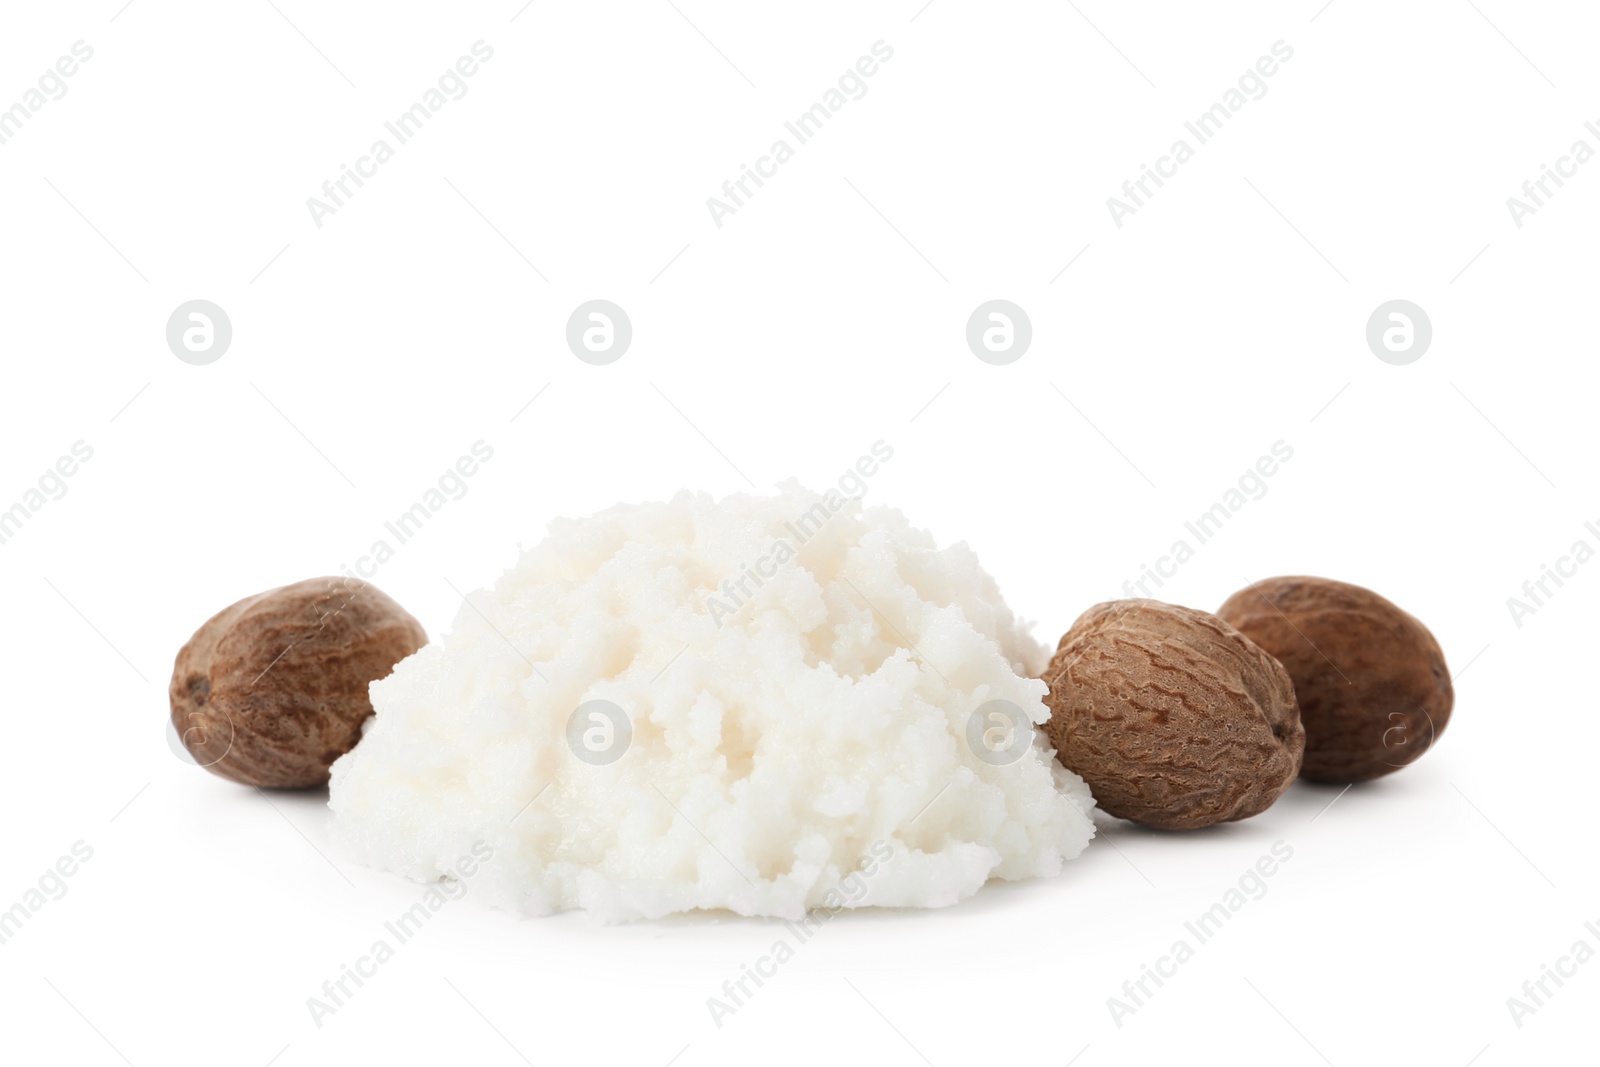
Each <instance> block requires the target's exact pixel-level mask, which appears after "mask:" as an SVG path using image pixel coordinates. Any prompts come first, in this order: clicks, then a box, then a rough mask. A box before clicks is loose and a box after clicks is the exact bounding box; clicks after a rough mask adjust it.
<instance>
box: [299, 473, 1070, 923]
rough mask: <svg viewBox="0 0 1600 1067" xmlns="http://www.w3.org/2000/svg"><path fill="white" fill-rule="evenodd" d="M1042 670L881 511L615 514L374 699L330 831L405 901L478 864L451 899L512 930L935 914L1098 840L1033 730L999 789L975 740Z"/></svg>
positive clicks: (973, 579) (722, 508)
mask: <svg viewBox="0 0 1600 1067" xmlns="http://www.w3.org/2000/svg"><path fill="white" fill-rule="evenodd" d="M1044 660H1045V651H1044V649H1042V648H1041V647H1040V646H1039V645H1038V644H1037V643H1035V642H1034V641H1033V640H1032V639H1031V638H1030V637H1029V636H1028V635H1027V633H1026V630H1025V629H1024V627H1023V626H1021V625H1020V624H1019V623H1018V621H1017V620H1016V619H1015V617H1014V616H1013V615H1012V613H1011V611H1010V610H1009V609H1008V608H1007V607H1006V606H1005V603H1004V601H1002V599H1001V597H1000V592H999V589H998V587H997V586H996V585H995V582H994V580H993V579H992V578H990V577H989V575H988V574H986V573H985V572H984V571H983V570H982V569H981V568H980V567H979V566H978V561H977V558H976V556H974V554H973V553H972V551H971V550H970V549H968V548H967V547H966V545H965V544H957V545H954V546H951V547H949V548H944V549H940V548H937V547H936V546H935V545H934V543H933V540H932V538H931V537H930V536H929V535H928V534H927V533H925V532H923V531H921V530H916V529H913V528H911V527H910V526H909V525H908V524H907V522H906V519H905V517H904V516H902V515H901V514H900V513H899V512H898V511H894V510H891V509H887V508H876V507H875V508H868V509H863V508H861V507H860V505H859V504H858V503H857V502H855V501H852V500H849V499H847V498H844V497H843V496H842V495H841V494H840V493H838V492H837V491H833V490H830V491H829V492H828V493H827V494H818V493H814V492H811V491H809V490H806V489H802V488H801V487H799V486H798V485H796V484H794V483H792V482H791V483H786V484H785V485H784V486H783V487H782V491H781V492H780V493H779V494H778V495H775V496H752V495H743V494H740V495H734V496H730V497H727V498H725V499H722V500H713V499H712V498H711V497H710V496H707V495H704V494H693V493H689V492H683V493H680V494H679V495H678V496H676V497H675V498H674V499H673V500H671V501H670V502H666V503H650V504H639V505H618V506H616V507H613V508H610V509H608V510H606V511H603V512H601V513H599V514H598V515H595V516H592V517H590V518H586V519H578V520H560V521H557V522H556V523H554V524H552V527H551V530H550V534H549V536H548V537H546V538H545V540H544V541H543V542H541V543H540V544H539V545H538V546H536V547H535V548H533V549H530V550H528V551H527V552H525V553H524V555H523V557H522V559H521V560H520V561H519V562H518V563H517V565H516V566H515V567H514V568H512V569H511V570H510V571H508V572H506V573H505V574H504V575H502V576H501V578H500V579H499V580H498V581H497V582H496V583H495V585H494V586H493V587H492V588H490V589H487V590H483V591H479V592H475V593H472V594H470V595H469V597H468V603H466V604H463V605H462V606H461V608H460V610H459V612H458V613H457V615H456V618H455V622H454V624H453V626H452V628H451V631H450V633H449V634H448V636H446V637H445V638H444V639H443V640H441V641H438V642H436V643H434V644H430V645H428V646H427V647H425V648H423V649H422V650H421V651H419V652H418V653H416V654H415V655H413V656H411V657H409V658H408V659H406V660H404V661H402V662H401V663H400V664H399V665H398V666H397V667H396V668H395V671H394V673H393V674H392V675H391V676H389V677H388V678H385V679H383V680H381V681H379V682H375V683H373V686H372V703H373V707H374V708H375V709H376V712H377V714H376V715H375V717H374V718H372V719H370V720H369V721H368V723H367V729H366V732H365V735H364V737H363V739H362V741H361V743H360V744H359V745H357V746H356V748H355V749H354V750H353V751H352V752H350V753H349V754H348V755H346V756H345V757H343V758H342V759H340V760H339V761H338V762H337V763H336V764H334V766H333V771H332V783H331V787H330V801H329V804H330V807H331V808H332V810H333V813H334V820H333V831H334V835H335V838H336V840H337V841H338V843H339V844H340V845H341V847H342V848H344V849H345V850H346V851H347V852H349V853H350V854H352V855H354V856H355V857H357V858H359V859H360V860H362V861H363V862H365V863H367V864H370V865H371V866H374V867H378V868H382V869H385V870H391V871H395V872H398V873H400V874H403V875H405V876H407V877H410V878H414V879H418V880H432V879H436V878H439V877H441V876H445V875H446V873H447V872H448V871H449V868H450V863H451V862H452V861H453V860H454V858H455V857H457V856H459V855H461V854H462V852H463V851H464V850H465V849H466V848H468V847H470V846H471V845H472V844H473V843H474V842H476V841H480V840H481V841H484V842H487V843H488V844H489V845H490V846H492V847H493V849H494V855H495V862H494V864H493V865H492V866H491V867H486V868H485V869H484V871H483V872H482V873H481V874H480V875H479V877H478V880H476V881H475V882H474V894H475V895H479V896H482V897H483V898H485V899H488V900H490V901H492V902H494V903H496V904H499V905H501V906H504V907H508V908H512V909H515V910H518V911H521V912H523V913H526V914H547V913H550V912H553V911H557V910H563V909H571V908H582V909H585V910H586V911H588V912H589V913H591V914H592V915H594V916H595V917H597V918H599V919H601V920H603V921H607V922H616V921H624V920H630V919H640V918H654V917H659V916H663V915H667V914H670V913H673V912H683V911H690V910H695V909H726V910H729V911H733V912H737V913H738V914H741V915H766V916H780V917H784V918H790V919H798V918H800V917H801V916H802V915H803V914H804V913H805V912H806V911H807V910H808V909H811V908H815V907H818V906H821V905H822V904H823V902H824V900H825V899H826V900H830V901H833V900H838V899H840V898H841V897H842V896H848V898H849V902H850V906H852V907H865V906H886V907H942V906H945V905H949V904H953V903H955V902H957V901H959V900H961V899H963V898H965V897H967V896H970V895H971V894H972V893H974V892H975V891H976V890H977V889H978V888H979V887H980V886H982V885H983V883H984V882H985V881H987V880H988V879H990V878H1005V879H1020V878H1029V877H1043V876H1050V875H1054V874H1056V873H1058V872H1059V871H1060V869H1061V865H1062V862H1063V861H1064V860H1066V859H1070V858H1072V857H1074V856H1076V855H1077V854H1078V853H1079V852H1081V851H1082V850H1083V848H1084V847H1085V846H1086V845H1087V844H1088V841H1089V838H1090V837H1091V836H1093V833H1094V830H1093V825H1092V822H1091V820H1090V818H1089V815H1090V812H1091V811H1092V809H1093V806H1094V801H1093V800H1092V799H1091V797H1090V795H1089V790H1088V788H1087V786H1085V785H1084V784H1083V781H1082V780H1081V779H1080V778H1078V777H1077V776H1076V775H1074V774H1072V773H1071V772H1070V771H1067V770H1065V769H1064V768H1062V767H1061V766H1060V765H1059V764H1058V763H1057V762H1056V761H1055V760H1054V759H1053V758H1052V756H1051V750H1050V748H1049V745H1048V742H1047V741H1046V740H1045V739H1044V737H1043V735H1042V733H1039V732H1037V731H1031V730H1030V731H1029V732H1030V733H1032V735H1033V737H1032V744H1031V746H1028V745H1027V744H1026V742H1027V738H1024V739H1023V749H1024V750H1022V751H1021V752H1020V756H1019V757H1018V758H1016V759H1015V761H1014V762H1009V763H1004V764H998V763H996V762H994V761H992V760H986V759H982V758H979V754H978V752H976V751H974V749H973V747H972V742H971V741H970V738H971V737H973V736H977V735H978V734H979V733H981V732H982V731H975V730H973V729H971V728H970V727H971V720H972V717H973V714H974V712H975V711H976V710H977V709H979V708H980V707H981V706H984V705H986V704H989V703H990V702H993V701H1007V702H1010V703H1011V704H1013V705H1015V706H1017V707H1019V708H1020V709H1022V712H1023V714H1024V715H1025V716H1026V717H1027V718H1029V719H1031V720H1032V721H1033V722H1034V723H1040V722H1043V721H1044V720H1045V718H1046V716H1047V714H1048V712H1047V710H1046V708H1045V705H1044V703H1043V700H1042V698H1043V696H1044V694H1045V685H1044V683H1043V682H1041V681H1038V680H1036V679H1034V678H1032V677H1030V675H1032V674H1034V673H1036V672H1037V671H1038V670H1039V669H1040V668H1042V666H1043V663H1044ZM596 709H600V713H599V714H596ZM606 709H612V710H611V711H609V712H608V711H606ZM608 715H609V716H610V717H609V718H608V717H607V716H608ZM1002 721H1003V720H1002ZM880 843H886V845H887V847H884V845H883V844H880ZM874 844H879V849H878V851H879V854H880V855H881V854H882V853H889V854H890V858H889V859H888V860H887V861H885V862H882V863H879V864H877V868H876V870H875V871H874V874H873V876H872V877H871V878H870V879H869V880H866V881H864V882H863V883H862V885H863V886H864V888H860V889H855V890H854V891H853V892H852V893H851V894H848V895H845V894H841V893H839V892H838V890H839V887H840V883H841V880H842V879H844V878H846V877H848V876H849V875H850V874H851V872H853V871H855V870H857V868H859V867H860V866H861V864H862V862H863V860H864V859H865V858H866V857H867V856H868V855H869V852H870V851H871V850H872V848H873V846H874ZM852 888H854V885H853V884H852ZM830 894H831V896H830Z"/></svg>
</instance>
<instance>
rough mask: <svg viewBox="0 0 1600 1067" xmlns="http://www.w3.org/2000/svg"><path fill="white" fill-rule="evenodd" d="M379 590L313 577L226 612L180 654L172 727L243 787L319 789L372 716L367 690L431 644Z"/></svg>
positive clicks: (204, 761)
mask: <svg viewBox="0 0 1600 1067" xmlns="http://www.w3.org/2000/svg"><path fill="white" fill-rule="evenodd" d="M427 642H428V636H427V633H426V631H424V630H423V628H422V624H421V623H419V622H417V620H416V619H414V618H413V617H412V616H411V615H410V614H409V613H408V612H407V611H406V610H405V609H404V608H402V607H401V606H400V605H399V604H397V603H395V602H394V601H393V600H391V599H390V598H389V597H388V596H386V595H384V594H383V593H382V592H381V591H379V590H378V589H377V587H375V586H372V585H368V584H365V583H359V582H354V581H352V580H349V579H345V578H313V579H310V580H308V581H304V582H298V583H296V584H294V585H287V586H283V587H282V588H279V589H272V590H268V591H267V592H264V593H259V594H257V595H255V596H251V597H246V598H245V599H244V600H241V601H239V602H238V603H236V604H234V605H232V606H230V607H228V608H225V609H223V610H222V611H221V612H219V613H218V614H217V615H215V616H213V617H212V618H211V619H210V620H209V621H207V622H206V624H205V625H204V626H202V627H200V629H199V630H198V631H196V633H195V635H194V636H193V637H192V638H190V639H189V642H188V643H187V644H186V645H184V646H183V648H182V650H181V651H179V653H178V657H177V661H176V662H175V664H174V666H173V673H172V684H171V686H170V688H169V692H168V695H169V697H170V700H171V706H172V723H173V726H174V728H176V730H177V732H178V736H179V737H180V738H182V739H183V743H184V746H185V748H187V749H188V750H189V752H190V754H191V755H192V756H193V757H194V758H195V760H196V762H198V763H199V764H200V765H201V766H203V767H205V768H206V769H207V770H209V771H211V772H212V773H214V774H218V775H221V776H222V777H224V778H228V779H231V780H232V781H235V782H241V783H243V784H245V785H253V786H263V787H275V788H305V787H310V786H318V785H324V784H326V783H327V781H328V768H329V767H330V766H332V764H333V762H334V760H336V759H338V758H339V757H340V756H342V755H344V754H345V753H346V752H348V751H350V749H352V748H354V747H355V744H356V742H357V741H359V740H360V739H361V725H362V723H363V722H365V721H366V719H367V718H368V717H369V716H370V715H371V714H372V702H371V700H370V698H369V697H368V695H367V687H368V685H370V684H371V683H372V682H374V681H376V680H377V679H379V678H383V677H385V676H387V675H388V674H389V673H390V672H391V671H392V670H393V669H394V665H395V664H396V663H398V662H400V660H402V659H404V658H406V657H407V656H409V655H411V654H412V653H413V652H416V651H417V650H418V649H420V648H421V647H422V646H423V645H425V644H427Z"/></svg>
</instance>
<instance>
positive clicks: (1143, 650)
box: [1044, 600, 1305, 830]
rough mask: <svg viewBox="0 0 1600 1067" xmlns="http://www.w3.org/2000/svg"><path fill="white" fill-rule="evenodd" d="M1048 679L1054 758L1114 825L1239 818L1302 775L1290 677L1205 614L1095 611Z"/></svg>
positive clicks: (1132, 608) (1118, 606)
mask: <svg viewBox="0 0 1600 1067" xmlns="http://www.w3.org/2000/svg"><path fill="white" fill-rule="evenodd" d="M1044 680H1045V682H1046V683H1047V684H1048V685H1049V686H1050V693H1049V696H1048V697H1046V703H1048V704H1049V706H1050V720H1049V721H1048V722H1047V723H1045V725H1044V730H1045V733H1046V734H1047V735H1048V736H1049V737H1050V740H1051V741H1053V742H1054V743H1055V746H1056V758H1057V759H1059V760H1060V761H1061V762H1062V764H1063V765H1064V766H1066V767H1068V768H1070V769H1071V770H1074V771H1076V772H1077V773H1078V774H1080V775H1082V776H1083V778H1084V780H1085V781H1087V782H1088V783H1089V788H1090V789H1091V790H1092V791H1093V792H1094V797H1095V800H1097V801H1099V803H1100V806H1101V807H1102V808H1104V809H1105V810H1106V811H1107V812H1109V813H1110V814H1112V815H1115V816H1118V817H1119V818H1123V819H1132V820H1133V821H1134V822H1138V823H1143V824H1144V825H1146V826H1154V827H1159V828H1161V829H1166V830H1192V829H1196V828H1198V827H1202V826H1210V825H1211V824H1213V823H1218V822H1227V821H1231V820H1234V819H1246V818H1249V817H1250V816H1252V815H1255V814H1258V813H1260V812H1262V811H1265V810H1266V809H1267V808H1268V807H1269V806H1270V805H1271V804H1272V802H1273V801H1274V800H1276V799H1278V797H1279V795H1280V794H1282V793H1283V791H1284V790H1285V789H1287V788H1288V787H1289V785H1290V783H1292V782H1293V781H1294V778H1295V775H1296V774H1297V773H1298V772H1299V770H1300V754H1301V751H1302V749H1303V748H1304V746H1305V732H1304V731H1303V730H1302V729H1301V726H1300V716H1299V713H1298V711H1297V710H1296V708H1295V699H1294V686H1293V684H1292V683H1291V682H1290V680H1289V675H1288V674H1287V672H1285V671H1284V669H1283V667H1282V666H1281V665H1280V664H1279V663H1278V662H1277V661H1276V660H1274V659H1273V658H1272V657H1271V656H1269V655H1267V653H1266V652H1264V651H1262V650H1261V649H1260V648H1258V647H1256V645H1254V644H1253V643H1251V641H1250V640H1249V639H1248V638H1246V637H1245V636H1244V635H1242V634H1240V633H1239V632H1238V631H1237V630H1235V629H1234V628H1233V627H1232V626H1229V625H1228V624H1227V623H1225V622H1223V621H1222V620H1221V619H1219V618H1217V617H1216V616H1215V615H1211V614H1209V613H1207V612H1204V611H1196V610H1194V609H1192V608H1183V607H1178V606H1176V605H1173V604H1163V603H1161V602H1160V601H1156V600H1114V601H1110V602H1108V603H1104V604H1096V605H1095V606H1094V607H1092V608H1090V609H1089V610H1088V611H1086V612H1084V613H1083V615H1082V616H1080V617H1079V619H1078V621H1077V622H1075V623H1073V625H1072V629H1071V630H1069V631H1067V633H1066V635H1065V636H1064V637H1062V638H1061V643H1060V644H1059V645H1058V646H1057V647H1056V653H1055V655H1054V656H1053V657H1052V658H1051V660H1050V666H1049V667H1048V668H1047V669H1046V671H1045V675H1044Z"/></svg>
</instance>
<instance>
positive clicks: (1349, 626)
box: [1217, 577, 1455, 783]
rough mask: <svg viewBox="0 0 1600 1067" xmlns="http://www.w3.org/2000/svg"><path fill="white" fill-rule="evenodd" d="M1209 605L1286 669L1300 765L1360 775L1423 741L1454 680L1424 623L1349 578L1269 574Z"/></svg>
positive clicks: (1390, 766)
mask: <svg viewBox="0 0 1600 1067" xmlns="http://www.w3.org/2000/svg"><path fill="white" fill-rule="evenodd" d="M1217 614H1219V615H1221V616H1222V617H1223V618H1224V619H1227V620H1228V621H1229V622H1231V623H1232V624H1233V625H1234V626H1236V627H1238V628H1239V629H1240V630H1242V631H1243V632H1244V633H1245V634H1247V635H1249V637H1250V638H1251V639H1252V640H1253V641H1255V642H1256V644H1258V645H1260V646H1261V647H1262V648H1264V649H1266V650H1267V651H1268V652H1270V653H1272V654H1273V655H1274V656H1276V657H1277V658H1278V659H1279V661H1281V662H1282V663H1283V665H1284V667H1285V668H1287V669H1288V671H1289V676H1290V677H1291V678H1293V679H1294V689H1295V694H1296V696H1297V697H1298V699H1299V702H1300V717H1301V719H1302V721H1304V723H1305V727H1306V757H1305V761H1304V762H1303V763H1302V764H1301V767H1300V775H1301V777H1303V778H1306V779H1308V780H1310V781H1313V782H1337V783H1343V782H1364V781H1367V780H1369V779H1372V778H1378V777H1380V776H1382V775H1385V774H1391V773H1393V772H1394V771H1397V770H1399V769H1400V768H1401V767H1404V766H1406V765H1407V764H1409V763H1412V762H1414V761H1415V760H1416V759H1417V758H1418V757H1420V756H1421V755H1422V754H1423V753H1424V752H1426V751H1428V749H1429V748H1430V747H1432V745H1433V743H1434V741H1436V740H1437V739H1438V737H1439V735H1440V734H1441V733H1443V732H1444V728H1445V725H1446V724H1447V723H1449V721H1450V709H1451V708H1452V707H1453V706H1454V705H1455V690H1454V689H1453V688H1452V686H1451V684H1450V669H1449V668H1448V667H1447V666H1445V661H1444V652H1443V651H1441V650H1440V648H1439V642H1438V641H1436V640H1434V637H1433V634H1431V633H1429V632H1428V628H1427V627H1426V626H1424V625H1422V623H1420V622H1418V621H1417V620H1416V619H1415V618H1413V617H1412V616H1410V615H1408V614H1406V613H1405V612H1404V611H1402V610H1400V609H1399V608H1398V607H1396V606H1395V605H1394V604H1392V603H1390V602H1389V601H1387V600H1385V599H1384V598H1383V597H1381V596H1379V595H1378V594H1377V593H1374V592H1373V591H1372V590H1370V589H1363V588H1362V587H1361V586H1359V585H1349V584H1347V583H1345V582H1335V581H1332V580H1330V579H1327V578H1301V577H1291V578H1269V579H1268V580H1266V581H1264V582H1257V583H1256V584H1255V585H1253V586H1251V587H1250V588H1248V589H1241V590H1240V591H1239V592H1237V593H1235V594H1233V596H1231V597H1229V598H1228V600H1227V603H1225V604H1223V605H1222V607H1221V608H1219V609H1218V611H1217Z"/></svg>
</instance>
